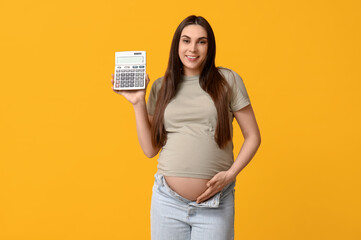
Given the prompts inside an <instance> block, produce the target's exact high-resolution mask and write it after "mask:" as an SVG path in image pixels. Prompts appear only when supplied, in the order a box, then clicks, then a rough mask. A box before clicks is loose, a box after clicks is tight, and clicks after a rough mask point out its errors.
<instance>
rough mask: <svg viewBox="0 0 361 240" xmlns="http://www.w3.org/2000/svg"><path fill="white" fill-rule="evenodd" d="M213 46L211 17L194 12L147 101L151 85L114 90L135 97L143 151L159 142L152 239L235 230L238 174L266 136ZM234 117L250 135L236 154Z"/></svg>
mask: <svg viewBox="0 0 361 240" xmlns="http://www.w3.org/2000/svg"><path fill="white" fill-rule="evenodd" d="M215 53H216V46H215V38H214V34H213V30H212V28H211V26H210V25H209V23H208V22H207V21H206V20H205V19H204V18H203V17H200V16H198V17H197V16H194V15H193V16H189V17H187V18H186V19H184V20H183V21H182V22H181V23H180V25H179V26H178V28H177V30H176V32H175V34H174V36H173V41H172V45H171V51H170V56H169V63H168V68H167V70H166V73H165V75H164V77H161V78H158V79H157V80H156V81H155V82H154V83H153V85H152V88H151V91H150V95H149V98H148V102H147V103H146V102H145V93H146V90H136V91H116V90H114V91H115V92H117V93H119V94H121V95H123V96H124V97H125V98H126V99H127V100H128V101H129V102H130V103H132V104H133V107H134V111H135V117H136V126H137V133H138V139H139V143H140V145H141V147H142V150H143V152H144V153H145V155H146V156H147V157H149V158H152V157H154V156H156V155H157V154H158V152H159V150H160V149H162V151H161V152H160V154H159V158H158V171H157V173H156V174H155V182H154V186H153V195H152V203H151V236H152V239H153V240H163V239H164V240H170V239H182V240H183V239H193V240H197V239H207V240H214V239H217V240H228V239H233V238H234V186H235V181H236V176H237V175H238V173H239V172H240V171H241V170H242V169H243V168H244V167H245V166H246V165H247V164H248V163H249V161H250V160H251V159H252V158H253V156H254V154H255V153H256V151H257V149H258V147H259V145H260V142H261V138H260V133H259V129H258V126H257V123H256V120H255V116H254V113H253V110H252V107H251V104H250V100H249V97H248V94H247V91H246V88H245V85H244V83H243V81H242V79H241V77H240V76H239V75H238V74H237V73H235V72H234V71H232V70H230V69H227V68H221V67H218V68H216V67H215ZM146 80H147V85H148V83H149V77H148V75H147V78H146ZM113 81H114V80H113V79H112V83H113ZM233 118H236V120H237V122H238V124H239V126H240V128H241V130H242V133H243V136H244V139H245V141H244V143H243V146H242V148H241V150H240V152H239V154H238V156H237V158H236V159H235V160H234V156H233V142H232V136H233V129H232V121H233Z"/></svg>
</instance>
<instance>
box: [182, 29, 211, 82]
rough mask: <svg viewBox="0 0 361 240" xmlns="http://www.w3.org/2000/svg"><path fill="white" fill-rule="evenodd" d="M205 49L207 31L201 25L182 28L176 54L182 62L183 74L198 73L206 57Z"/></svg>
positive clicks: (206, 45) (206, 48) (191, 74)
mask: <svg viewBox="0 0 361 240" xmlns="http://www.w3.org/2000/svg"><path fill="white" fill-rule="evenodd" d="M207 50H208V39H207V32H206V30H205V29H204V28H203V27H202V26H200V25H195V24H192V25H188V26H186V27H185V28H183V31H182V33H181V38H180V40H179V48H178V55H179V58H180V60H181V61H182V63H183V74H184V75H186V76H194V75H200V73H201V72H202V63H203V62H204V60H205V59H206V57H207Z"/></svg>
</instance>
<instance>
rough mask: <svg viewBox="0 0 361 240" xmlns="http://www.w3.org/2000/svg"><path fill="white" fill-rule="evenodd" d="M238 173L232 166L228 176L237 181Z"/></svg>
mask: <svg viewBox="0 0 361 240" xmlns="http://www.w3.org/2000/svg"><path fill="white" fill-rule="evenodd" d="M237 175H238V173H237V172H236V171H234V170H233V169H232V168H230V169H228V171H227V177H228V178H229V179H231V180H232V181H236V177H237Z"/></svg>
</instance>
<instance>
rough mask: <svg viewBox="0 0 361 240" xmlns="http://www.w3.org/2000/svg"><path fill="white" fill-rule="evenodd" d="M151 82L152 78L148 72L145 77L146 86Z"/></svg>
mask: <svg viewBox="0 0 361 240" xmlns="http://www.w3.org/2000/svg"><path fill="white" fill-rule="evenodd" d="M149 82H150V79H149V75H148V74H147V75H146V77H145V86H148V84H149Z"/></svg>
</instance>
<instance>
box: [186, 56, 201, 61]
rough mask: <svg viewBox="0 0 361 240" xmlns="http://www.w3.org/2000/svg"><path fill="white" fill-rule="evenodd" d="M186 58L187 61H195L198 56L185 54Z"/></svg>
mask: <svg viewBox="0 0 361 240" xmlns="http://www.w3.org/2000/svg"><path fill="white" fill-rule="evenodd" d="M186 58H187V59H188V60H189V61H191V62H193V61H196V60H197V59H198V58H199V56H187V55H186Z"/></svg>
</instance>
